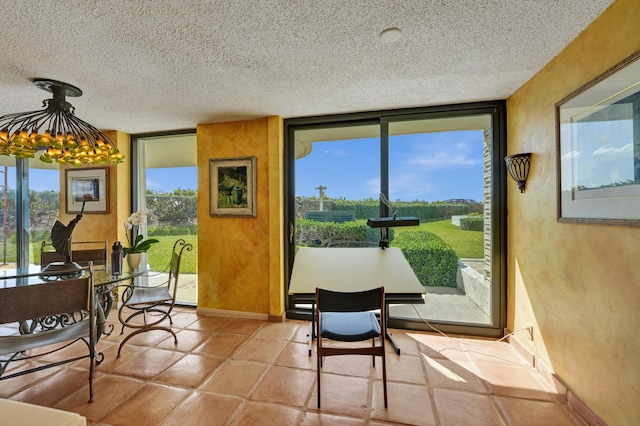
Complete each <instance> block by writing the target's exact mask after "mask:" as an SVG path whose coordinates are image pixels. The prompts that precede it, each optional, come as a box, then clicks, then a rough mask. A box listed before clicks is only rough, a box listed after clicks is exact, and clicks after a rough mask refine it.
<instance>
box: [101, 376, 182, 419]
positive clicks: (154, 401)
mask: <svg viewBox="0 0 640 426" xmlns="http://www.w3.org/2000/svg"><path fill="white" fill-rule="evenodd" d="M189 393H190V391H189V390H186V389H181V388H176V387H170V386H163V385H158V384H154V383H151V384H147V385H145V386H144V387H143V388H142V389H140V390H139V391H138V392H136V393H135V394H133V395H132V396H130V397H129V398H127V399H126V400H125V401H124V402H123V403H122V404H120V405H118V406H117V407H116V408H115V409H114V410H113V411H111V413H109V414H108V415H107V416H105V417H104V418H103V419H102V420H101V421H102V422H103V423H106V424H109V425H113V426H119V425H131V424H132V420H133V419H134V420H133V424H135V425H136V426H155V425H157V424H159V423H160V421H161V420H162V419H164V418H165V417H166V416H167V415H168V414H169V413H171V411H172V410H173V409H174V408H176V407H177V406H178V405H179V404H180V403H181V402H182V401H184V400H185V399H186V398H187V396H188V395H189ZM142 413H144V415H143V414H142Z"/></svg>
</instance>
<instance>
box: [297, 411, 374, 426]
mask: <svg viewBox="0 0 640 426" xmlns="http://www.w3.org/2000/svg"><path fill="white" fill-rule="evenodd" d="M362 424H363V420H362V419H355V418H352V417H343V416H337V415H333V414H326V413H321V412H311V411H307V412H306V413H304V418H303V419H302V423H301V426H329V425H330V426H361V425H362Z"/></svg>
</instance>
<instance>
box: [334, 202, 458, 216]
mask: <svg viewBox="0 0 640 426" xmlns="http://www.w3.org/2000/svg"><path fill="white" fill-rule="evenodd" d="M332 202H333V203H332V204H333V210H355V211H356V218H357V219H368V218H370V217H379V216H380V207H379V201H378V200H373V199H368V200H358V201H351V200H345V199H342V198H341V199H337V200H332ZM391 207H392V208H393V213H395V214H396V215H397V216H414V217H417V218H418V219H420V220H421V221H426V220H432V219H442V218H450V217H451V216H453V215H465V214H468V213H469V206H467V205H466V204H449V203H426V202H420V201H415V202H404V201H395V202H393V203H391Z"/></svg>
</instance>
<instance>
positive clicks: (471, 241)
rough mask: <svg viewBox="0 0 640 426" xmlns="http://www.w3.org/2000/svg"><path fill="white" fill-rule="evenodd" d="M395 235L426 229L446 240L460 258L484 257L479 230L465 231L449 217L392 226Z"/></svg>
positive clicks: (481, 235)
mask: <svg viewBox="0 0 640 426" xmlns="http://www.w3.org/2000/svg"><path fill="white" fill-rule="evenodd" d="M394 230H395V233H396V235H399V234H401V233H402V232H407V231H416V230H420V231H428V232H432V233H434V234H436V235H437V236H438V237H440V238H442V239H443V240H444V241H445V242H447V243H448V244H449V245H450V246H451V247H452V248H453V250H454V251H455V252H456V254H457V255H458V257H459V258H460V259H483V258H484V241H483V239H484V235H483V233H482V232H480V231H465V230H461V229H460V228H458V227H457V226H455V225H454V224H452V223H451V219H445V220H436V221H433V222H424V223H421V224H420V226H419V227H418V228H416V227H415V226H407V227H398V228H394Z"/></svg>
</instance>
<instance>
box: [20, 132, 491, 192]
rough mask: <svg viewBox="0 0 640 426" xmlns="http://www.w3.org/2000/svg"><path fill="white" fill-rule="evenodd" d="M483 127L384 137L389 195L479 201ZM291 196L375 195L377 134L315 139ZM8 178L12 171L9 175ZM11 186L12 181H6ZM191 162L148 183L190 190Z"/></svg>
mask: <svg viewBox="0 0 640 426" xmlns="http://www.w3.org/2000/svg"><path fill="white" fill-rule="evenodd" d="M483 138H484V135H483V132H482V131H457V132H442V133H428V134H416V135H405V136H395V137H392V138H391V140H390V141H389V159H390V166H389V181H390V184H389V187H390V191H389V192H390V194H389V199H390V200H391V201H395V200H403V201H414V200H421V201H443V200H448V199H451V198H469V199H473V200H476V201H482V194H483V179H484V173H483V164H482V162H483V143H484V141H483ZM295 167H296V195H302V196H308V197H311V196H316V197H317V196H318V195H319V193H318V190H317V189H316V188H317V187H318V186H320V185H322V186H325V187H327V189H326V190H325V195H326V196H328V197H331V198H339V197H345V198H347V199H351V200H362V199H365V198H378V195H379V192H380V178H379V176H380V148H379V142H378V139H377V138H373V139H356V140H348V141H332V142H316V143H314V145H313V150H312V151H311V153H310V154H309V155H308V156H306V157H303V158H301V159H299V160H297V161H296V165H295ZM30 173H31V176H30V182H31V187H32V189H35V190H36V191H43V190H47V189H56V190H57V172H56V171H45V170H38V169H31V170H30ZM9 175H10V178H12V175H13V174H12V173H10V174H9ZM9 186H10V187H14V188H15V181H13V182H11V180H10V182H9ZM196 187H197V170H196V168H195V167H176V168H164V169H148V170H147V188H149V189H152V190H155V191H165V192H171V191H173V190H174V189H178V188H182V189H195V188H196Z"/></svg>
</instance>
